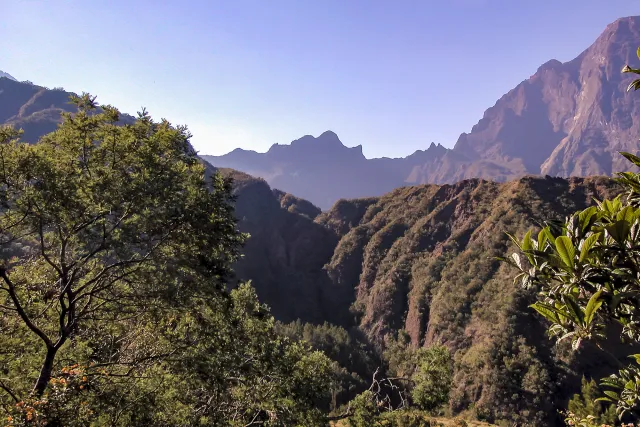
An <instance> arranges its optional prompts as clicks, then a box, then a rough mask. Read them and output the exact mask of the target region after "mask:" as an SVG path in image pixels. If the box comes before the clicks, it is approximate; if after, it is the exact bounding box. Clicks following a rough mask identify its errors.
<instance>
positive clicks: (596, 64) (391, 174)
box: [203, 17, 640, 209]
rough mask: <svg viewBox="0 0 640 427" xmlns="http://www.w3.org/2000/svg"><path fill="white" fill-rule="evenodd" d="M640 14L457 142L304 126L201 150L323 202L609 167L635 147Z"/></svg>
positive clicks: (546, 70) (639, 130) (500, 104)
mask: <svg viewBox="0 0 640 427" xmlns="http://www.w3.org/2000/svg"><path fill="white" fill-rule="evenodd" d="M638 40H640V17H628V18H622V19H619V20H617V21H615V22H614V23H612V24H610V25H608V26H607V27H606V29H605V30H604V32H603V33H602V34H601V35H600V37H598V39H597V40H596V41H595V43H593V44H592V45H591V46H590V47H589V48H588V49H586V50H585V51H584V52H582V53H581V54H580V55H578V56H577V57H576V58H575V59H573V60H571V61H569V62H566V63H561V62H559V61H557V60H551V61H548V62H547V63H545V64H543V65H542V66H541V67H540V68H538V70H537V71H536V72H535V73H534V74H533V75H532V76H531V77H529V78H528V79H526V80H525V81H523V82H522V83H520V84H519V85H518V86H516V87H515V88H514V89H512V90H511V91H509V92H508V93H507V94H505V95H504V96H503V97H502V98H500V99H499V100H498V101H497V102H496V104H495V105H494V106H493V107H491V108H489V109H488V110H486V112H485V113H484V116H483V118H482V119H481V120H480V121H479V122H478V123H477V124H476V125H475V126H473V128H472V129H471V131H470V132H469V133H463V134H462V135H460V137H459V138H458V140H457V142H456V143H455V146H454V147H453V148H452V149H447V148H445V147H443V146H441V145H435V144H431V146H430V147H429V148H428V149H427V150H424V151H417V152H415V153H413V154H412V155H410V156H408V157H405V158H397V159H388V158H383V159H366V158H364V156H363V155H362V149H361V146H358V147H355V148H347V147H345V146H344V145H342V143H341V142H340V141H339V139H338V137H337V136H336V135H335V134H334V133H333V132H327V133H325V134H322V135H320V136H319V137H318V138H313V137H311V136H305V137H303V138H301V139H299V140H297V141H294V142H293V143H291V145H274V146H273V147H271V149H270V150H269V151H268V152H267V153H263V154H262V153H256V152H254V151H245V150H240V149H237V150H234V151H233V152H231V153H229V154H226V155H224V156H217V157H216V156H203V158H204V159H205V160H207V161H208V162H210V163H211V164H213V165H215V166H220V167H232V168H234V169H238V170H242V171H245V172H247V173H250V174H252V175H255V176H260V177H262V178H264V179H266V180H267V182H268V183H269V184H271V185H272V186H274V187H276V188H280V189H282V190H283V191H287V192H290V193H293V194H296V195H298V196H300V197H304V198H306V199H308V200H310V201H312V202H314V203H315V204H317V205H318V206H320V207H321V208H323V209H327V208H328V207H330V206H331V205H332V204H333V203H334V202H335V201H336V200H338V199H341V198H349V197H368V196H377V195H382V194H384V193H386V192H387V191H389V190H390V189H391V188H395V187H399V186H401V185H408V184H427V183H432V184H445V183H454V182H457V181H460V180H463V179H470V178H484V179H490V180H494V181H498V182H503V181H507V180H510V179H515V178H518V177H521V176H524V175H532V174H540V175H551V176H562V177H568V176H590V175H611V174H613V173H615V172H618V171H621V170H623V169H624V168H625V167H626V164H625V162H624V159H623V158H622V157H621V156H619V155H618V154H617V152H618V151H621V150H624V151H629V152H632V153H638V152H639V147H640V146H639V144H638V139H639V138H640V114H639V113H640V98H639V97H637V96H632V95H631V94H627V93H626V87H627V85H628V84H629V82H630V81H631V80H632V77H630V76H628V75H624V74H622V73H621V72H620V71H621V69H622V67H623V66H624V65H625V64H634V63H636V62H637V58H636V56H635V52H636V48H637V44H638Z"/></svg>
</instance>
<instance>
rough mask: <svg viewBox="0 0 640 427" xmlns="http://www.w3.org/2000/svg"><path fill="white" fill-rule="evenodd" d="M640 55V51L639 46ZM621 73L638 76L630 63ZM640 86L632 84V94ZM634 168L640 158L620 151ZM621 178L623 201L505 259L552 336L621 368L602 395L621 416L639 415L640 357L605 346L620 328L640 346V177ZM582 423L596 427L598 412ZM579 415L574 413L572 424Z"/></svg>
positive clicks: (522, 244)
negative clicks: (588, 347) (623, 357)
mask: <svg viewBox="0 0 640 427" xmlns="http://www.w3.org/2000/svg"><path fill="white" fill-rule="evenodd" d="M637 53H638V57H639V58H640V49H638V52H637ZM622 71H623V72H631V73H635V74H640V70H636V69H632V68H631V67H629V66H625V68H624V69H623V70H622ZM638 88H640V80H634V81H633V82H632V83H631V84H630V85H629V87H628V90H631V89H636V90H637V89H638ZM621 154H622V155H623V156H624V157H626V158H627V159H628V160H629V161H630V162H631V163H632V164H634V165H635V166H636V167H640V157H637V156H636V155H634V154H631V153H621ZM618 175H619V177H618V178H617V180H618V181H619V182H620V183H621V184H622V185H623V187H624V188H626V191H627V194H626V197H625V198H623V197H621V196H618V197H616V198H615V199H613V200H603V201H596V202H597V205H596V206H592V207H590V208H588V209H585V210H583V211H580V212H576V213H575V214H573V215H572V216H570V217H569V218H567V220H566V221H565V222H564V223H561V222H549V223H547V224H546V226H545V227H544V228H542V230H540V232H539V233H538V234H537V237H535V238H534V236H533V235H532V233H531V231H529V232H528V233H527V234H526V235H525V236H524V238H523V239H522V240H519V239H516V238H514V237H512V240H513V242H514V243H515V244H516V246H517V247H518V251H517V252H515V253H513V254H512V255H511V257H509V258H507V259H506V261H507V262H509V263H510V264H512V265H513V266H515V267H516V268H517V269H518V270H519V274H518V275H517V276H516V278H515V280H516V282H518V281H519V282H521V284H522V285H523V286H524V287H526V288H532V289H535V290H537V291H538V302H536V303H535V304H533V305H532V307H533V308H534V309H535V310H536V311H537V312H538V313H539V314H540V315H542V316H543V317H544V318H546V319H547V320H548V321H549V322H550V326H549V334H550V335H551V336H553V337H557V339H558V341H564V340H570V341H571V342H572V348H573V349H574V350H578V349H580V348H581V346H582V345H583V343H585V342H591V343H593V344H594V345H595V346H597V347H598V348H599V349H600V350H601V351H602V352H603V354H605V357H608V358H609V359H611V360H613V361H615V363H616V364H617V365H618V366H619V367H620V371H619V372H618V373H617V374H613V375H611V376H609V377H607V378H605V379H603V380H602V385H603V386H604V387H605V390H604V394H605V396H604V397H600V398H599V399H598V400H600V401H605V402H609V403H612V404H614V405H615V407H616V414H617V415H618V417H619V418H624V417H625V416H626V417H627V418H630V419H634V420H637V419H638V417H639V416H640V411H639V410H640V364H639V362H640V355H633V356H632V360H633V362H632V363H630V364H625V363H623V362H621V361H619V360H618V359H617V357H616V355H614V354H613V353H612V352H611V350H610V348H609V345H608V343H607V340H606V338H607V332H608V331H610V330H612V328H611V327H612V326H615V325H617V328H618V329H619V331H620V332H619V337H620V339H621V340H622V342H624V343H627V344H637V343H638V342H639V341H640V174H638V173H633V172H623V173H620V174H618ZM589 415H590V417H589V419H586V418H585V419H582V421H580V422H581V423H582V424H583V425H591V424H590V423H593V422H594V419H595V417H596V416H597V415H599V414H589ZM577 419H578V418H577V416H576V415H575V414H573V415H570V420H571V422H574V423H575V422H576V420H577Z"/></svg>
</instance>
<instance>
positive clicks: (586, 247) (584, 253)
mask: <svg viewBox="0 0 640 427" xmlns="http://www.w3.org/2000/svg"><path fill="white" fill-rule="evenodd" d="M599 238H600V233H594V234H592V235H590V236H589V237H587V238H586V239H585V240H584V241H583V242H582V248H581V249H580V262H584V261H585V260H586V259H587V257H588V256H589V251H590V250H591V248H592V247H593V245H595V244H596V242H597V241H598V239H599Z"/></svg>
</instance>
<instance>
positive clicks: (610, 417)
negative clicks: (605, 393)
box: [567, 377, 617, 425]
mask: <svg viewBox="0 0 640 427" xmlns="http://www.w3.org/2000/svg"><path fill="white" fill-rule="evenodd" d="M601 395H602V393H601V392H600V390H599V388H598V385H597V384H596V382H595V381H594V380H587V379H586V378H584V377H583V378H582V387H581V389H580V394H577V393H576V394H575V395H574V396H573V398H572V399H571V400H570V401H569V406H568V408H567V409H568V412H569V413H570V414H572V416H574V417H577V418H578V419H586V418H587V417H588V416H590V415H591V416H593V417H594V419H593V422H595V423H598V425H601V424H610V425H612V424H614V423H615V421H616V418H617V417H616V411H615V408H614V407H613V406H612V405H610V406H609V407H608V408H604V405H603V404H602V403H601V402H598V401H596V399H597V398H598V397H600V396H601Z"/></svg>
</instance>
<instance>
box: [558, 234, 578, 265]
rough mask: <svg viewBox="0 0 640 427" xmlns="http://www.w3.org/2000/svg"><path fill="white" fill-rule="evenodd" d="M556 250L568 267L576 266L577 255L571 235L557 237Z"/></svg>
mask: <svg viewBox="0 0 640 427" xmlns="http://www.w3.org/2000/svg"><path fill="white" fill-rule="evenodd" d="M556 251H557V252H558V255H560V259H562V262H564V263H565V264H566V265H567V266H568V267H570V268H574V266H575V260H574V257H575V256H576V251H575V248H574V247H573V243H571V239H570V238H569V237H567V236H558V237H557V238H556Z"/></svg>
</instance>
